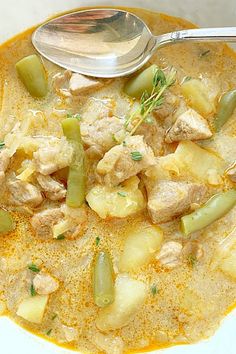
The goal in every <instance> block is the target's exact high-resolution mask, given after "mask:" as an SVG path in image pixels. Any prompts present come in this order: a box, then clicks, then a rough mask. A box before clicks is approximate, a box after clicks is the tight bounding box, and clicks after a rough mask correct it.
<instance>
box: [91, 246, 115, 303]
mask: <svg viewBox="0 0 236 354" xmlns="http://www.w3.org/2000/svg"><path fill="white" fill-rule="evenodd" d="M93 296H94V302H95V304H96V305H97V306H99V307H106V306H108V305H110V304H112V303H113V302H114V282H113V267H112V261H111V259H110V256H109V254H108V253H107V252H99V253H98V255H97V256H96V259H95V264H94V270H93Z"/></svg>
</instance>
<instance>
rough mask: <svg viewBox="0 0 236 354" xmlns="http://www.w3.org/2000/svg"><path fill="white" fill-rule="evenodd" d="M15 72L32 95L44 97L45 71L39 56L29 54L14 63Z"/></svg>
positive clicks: (46, 87) (46, 86) (46, 89)
mask: <svg viewBox="0 0 236 354" xmlns="http://www.w3.org/2000/svg"><path fill="white" fill-rule="evenodd" d="M16 70H17V73H18V75H19V77H20V79H21V81H22V82H23V84H24V85H25V87H26V89H27V90H28V91H29V93H30V94H31V96H33V97H44V96H46V94H47V92H48V84H47V78H46V72H45V69H44V66H43V64H42V62H41V60H40V58H39V57H38V56H37V55H36V54H33V55H29V56H28V57H25V58H23V59H21V60H20V61H18V62H17V63H16Z"/></svg>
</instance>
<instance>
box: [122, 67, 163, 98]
mask: <svg viewBox="0 0 236 354" xmlns="http://www.w3.org/2000/svg"><path fill="white" fill-rule="evenodd" d="M157 69H158V67H157V66H156V65H155V64H153V65H151V66H149V67H148V68H147V69H145V70H143V71H142V72H141V73H139V74H138V75H136V76H135V77H132V78H131V79H130V80H129V81H128V82H127V83H126V85H125V87H124V92H125V93H126V94H127V95H129V96H131V97H136V98H140V97H141V96H142V94H143V92H144V91H147V92H148V93H149V94H150V93H151V92H152V89H153V78H154V75H155V72H156V70H157Z"/></svg>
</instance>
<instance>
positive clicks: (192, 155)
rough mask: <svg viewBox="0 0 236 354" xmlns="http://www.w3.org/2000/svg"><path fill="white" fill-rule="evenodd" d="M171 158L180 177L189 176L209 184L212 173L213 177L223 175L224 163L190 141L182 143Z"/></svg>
mask: <svg viewBox="0 0 236 354" xmlns="http://www.w3.org/2000/svg"><path fill="white" fill-rule="evenodd" d="M173 157H174V161H175V164H176V165H177V166H178V168H179V171H180V174H181V175H182V174H183V175H185V174H191V175H193V176H194V177H196V178H197V179H199V180H201V181H204V182H209V178H210V177H211V175H212V174H213V173H214V175H215V176H217V175H218V176H221V175H223V173H224V168H225V163H224V161H223V160H222V159H220V158H219V157H218V156H217V155H216V154H214V153H212V152H209V151H207V150H205V149H203V148H201V147H200V146H198V145H197V144H195V143H193V142H191V141H182V142H181V143H180V144H179V145H178V147H177V149H176V151H175V153H174V154H173ZM209 172H210V176H209Z"/></svg>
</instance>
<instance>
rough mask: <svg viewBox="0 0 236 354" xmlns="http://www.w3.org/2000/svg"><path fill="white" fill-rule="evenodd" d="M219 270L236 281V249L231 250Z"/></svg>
mask: <svg viewBox="0 0 236 354" xmlns="http://www.w3.org/2000/svg"><path fill="white" fill-rule="evenodd" d="M219 268H220V269H221V270H222V272H224V273H225V274H227V275H229V276H231V277H232V278H234V280H236V249H235V248H234V249H233V250H231V251H230V252H229V253H228V255H227V256H226V258H224V259H222V260H221V262H220V264H219Z"/></svg>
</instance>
